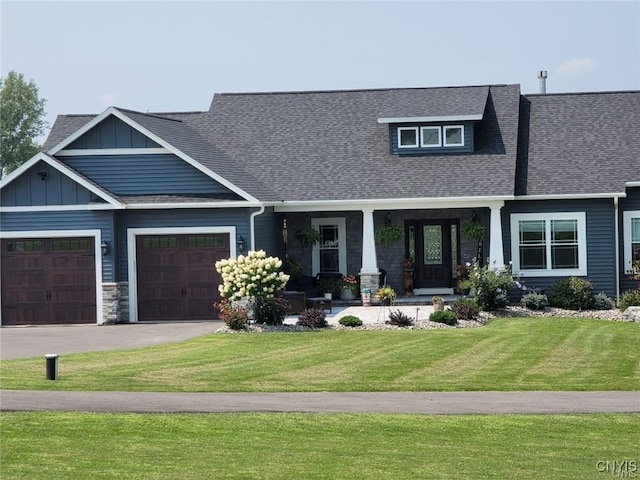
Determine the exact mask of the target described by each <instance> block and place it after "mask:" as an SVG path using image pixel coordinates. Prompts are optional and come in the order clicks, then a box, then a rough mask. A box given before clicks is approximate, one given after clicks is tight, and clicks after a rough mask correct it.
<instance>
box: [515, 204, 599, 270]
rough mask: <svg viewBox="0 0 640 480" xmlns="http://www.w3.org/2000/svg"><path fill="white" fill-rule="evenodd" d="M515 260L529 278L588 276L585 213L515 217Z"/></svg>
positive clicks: (536, 214) (516, 264)
mask: <svg viewBox="0 0 640 480" xmlns="http://www.w3.org/2000/svg"><path fill="white" fill-rule="evenodd" d="M511 256H512V263H513V270H514V271H515V272H522V273H524V274H525V275H530V276H560V275H562V276H564V275H586V274H587V241H586V215H585V213H584V212H566V213H520V214H512V215H511Z"/></svg>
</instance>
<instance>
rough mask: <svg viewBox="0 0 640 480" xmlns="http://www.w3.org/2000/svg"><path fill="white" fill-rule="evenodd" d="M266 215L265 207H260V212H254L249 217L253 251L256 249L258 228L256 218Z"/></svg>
mask: <svg viewBox="0 0 640 480" xmlns="http://www.w3.org/2000/svg"><path fill="white" fill-rule="evenodd" d="M263 213H264V205H261V206H260V210H258V211H255V212H253V213H252V214H251V215H250V216H249V236H250V237H251V249H252V250H255V249H256V226H255V218H256V217H257V216H258V215H262V214H263Z"/></svg>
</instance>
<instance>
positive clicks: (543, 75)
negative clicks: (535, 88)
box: [538, 70, 547, 93]
mask: <svg viewBox="0 0 640 480" xmlns="http://www.w3.org/2000/svg"><path fill="white" fill-rule="evenodd" d="M538 80H539V82H540V93H547V71H546V70H539V71H538Z"/></svg>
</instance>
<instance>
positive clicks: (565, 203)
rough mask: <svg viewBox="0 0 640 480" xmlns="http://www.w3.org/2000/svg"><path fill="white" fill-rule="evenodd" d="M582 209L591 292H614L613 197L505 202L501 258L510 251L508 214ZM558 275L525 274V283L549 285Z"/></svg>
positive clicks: (579, 210)
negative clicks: (531, 275) (535, 275)
mask: <svg viewBox="0 0 640 480" xmlns="http://www.w3.org/2000/svg"><path fill="white" fill-rule="evenodd" d="M555 212H585V214H586V230H587V277H586V279H587V280H589V281H590V282H591V283H592V284H593V290H594V293H598V292H605V293H606V294H607V295H609V296H612V297H614V296H615V294H616V262H615V241H614V238H615V235H614V234H615V220H614V216H615V213H614V208H613V199H594V200H553V201H549V200H546V201H541V200H539V201H515V202H507V204H506V205H505V207H504V208H503V212H502V229H503V232H504V237H503V240H504V256H505V261H510V260H511V258H512V255H511V214H513V213H555ZM559 278H562V277H530V278H529V277H526V274H525V276H524V280H525V283H526V285H527V286H528V287H536V288H542V289H544V290H545V291H546V292H547V293H548V291H549V287H550V286H551V285H552V284H553V283H554V282H556V281H557V280H558V279H559Z"/></svg>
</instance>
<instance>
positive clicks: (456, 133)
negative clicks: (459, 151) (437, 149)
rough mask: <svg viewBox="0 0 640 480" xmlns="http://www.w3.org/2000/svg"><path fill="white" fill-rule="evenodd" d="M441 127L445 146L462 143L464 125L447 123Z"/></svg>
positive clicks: (460, 144) (454, 145)
mask: <svg viewBox="0 0 640 480" xmlns="http://www.w3.org/2000/svg"><path fill="white" fill-rule="evenodd" d="M443 128H444V146H445V147H462V146H463V145H464V126H462V125H447V126H445V127H443Z"/></svg>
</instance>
